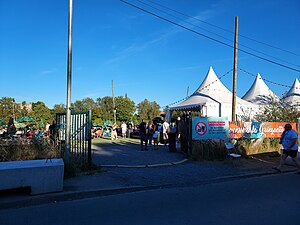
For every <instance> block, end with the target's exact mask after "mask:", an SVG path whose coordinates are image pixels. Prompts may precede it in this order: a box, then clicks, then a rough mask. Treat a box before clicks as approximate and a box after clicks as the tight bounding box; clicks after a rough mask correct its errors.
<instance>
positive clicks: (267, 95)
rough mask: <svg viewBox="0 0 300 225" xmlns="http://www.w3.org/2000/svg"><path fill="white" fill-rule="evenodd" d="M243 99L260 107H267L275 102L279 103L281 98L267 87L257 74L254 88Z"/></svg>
mask: <svg viewBox="0 0 300 225" xmlns="http://www.w3.org/2000/svg"><path fill="white" fill-rule="evenodd" d="M242 99H244V100H246V101H249V102H252V103H254V104H258V105H265V104H270V103H272V102H274V101H276V102H277V101H279V98H278V97H277V96H276V94H274V92H273V91H271V89H270V88H269V87H268V86H267V85H266V83H265V82H264V80H263V79H262V78H261V76H260V74H259V73H258V74H257V76H256V79H255V81H254V82H253V84H252V86H251V87H250V89H249V90H248V92H247V93H246V94H245V95H244V96H243V97H242Z"/></svg>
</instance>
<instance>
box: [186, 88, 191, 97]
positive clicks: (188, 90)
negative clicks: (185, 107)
mask: <svg viewBox="0 0 300 225" xmlns="http://www.w3.org/2000/svg"><path fill="white" fill-rule="evenodd" d="M189 92H190V86H188V87H187V89H186V98H188V97H189Z"/></svg>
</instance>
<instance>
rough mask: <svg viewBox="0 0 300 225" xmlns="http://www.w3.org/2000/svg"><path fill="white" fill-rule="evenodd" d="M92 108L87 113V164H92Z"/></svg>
mask: <svg viewBox="0 0 300 225" xmlns="http://www.w3.org/2000/svg"><path fill="white" fill-rule="evenodd" d="M91 132H92V110H89V113H88V165H89V166H91V165H92V134H91Z"/></svg>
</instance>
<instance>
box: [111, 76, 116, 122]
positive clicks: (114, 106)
mask: <svg viewBox="0 0 300 225" xmlns="http://www.w3.org/2000/svg"><path fill="white" fill-rule="evenodd" d="M114 89H115V87H114V80H112V100H113V108H114V123H116V122H117V118H116V112H117V110H116V105H115V92H114Z"/></svg>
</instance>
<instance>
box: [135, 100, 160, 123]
mask: <svg viewBox="0 0 300 225" xmlns="http://www.w3.org/2000/svg"><path fill="white" fill-rule="evenodd" d="M137 109H138V115H139V117H140V120H141V119H145V120H150V119H153V118H154V117H157V116H159V113H160V106H159V104H157V103H156V102H155V101H154V102H149V101H148V100H147V99H145V100H143V101H142V102H140V103H139V104H138V105H137Z"/></svg>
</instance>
